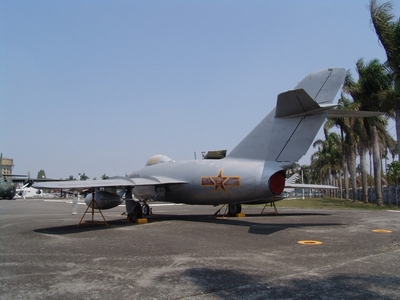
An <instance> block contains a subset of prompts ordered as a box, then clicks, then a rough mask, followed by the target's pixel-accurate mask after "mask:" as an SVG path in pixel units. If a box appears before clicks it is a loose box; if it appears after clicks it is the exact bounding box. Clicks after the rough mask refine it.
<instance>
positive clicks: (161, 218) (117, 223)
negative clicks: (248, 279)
mask: <svg viewBox="0 0 400 300" xmlns="http://www.w3.org/2000/svg"><path fill="white" fill-rule="evenodd" d="M324 215H329V214H324V213H309V212H304V213H283V214H279V215H277V216H275V215H273V217H274V219H275V217H276V218H280V217H285V216H324ZM266 217H268V218H269V217H272V216H268V215H260V214H247V215H246V217H245V218H236V217H218V216H214V215H198V214H197V215H190V214H188V215H174V214H154V215H150V216H148V223H150V224H151V223H153V222H154V223H156V222H166V221H177V222H180V221H185V222H200V223H215V224H224V225H229V226H245V227H248V228H249V233H252V234H264V235H268V234H272V233H274V232H277V231H280V230H284V229H287V228H290V227H295V228H296V227H306V226H340V225H343V224H340V223H320V222H318V223H316V222H314V223H313V222H310V223H293V224H291V223H286V222H285V223H264V222H257V220H256V219H258V220H259V218H262V219H263V220H265V218H266ZM275 222H276V221H275ZM107 223H108V226H107V225H105V224H104V223H103V222H96V221H95V222H94V223H92V222H90V221H85V222H82V223H81V225H80V226H79V227H78V226H77V224H71V225H65V226H54V227H47V228H39V229H35V230H34V232H37V233H42V234H54V235H65V234H77V233H80V232H91V231H99V230H109V229H113V228H120V227H125V226H136V225H137V224H135V223H129V222H127V221H126V219H116V220H107ZM139 226H143V225H139Z"/></svg>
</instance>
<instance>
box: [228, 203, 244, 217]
mask: <svg viewBox="0 0 400 300" xmlns="http://www.w3.org/2000/svg"><path fill="white" fill-rule="evenodd" d="M228 212H229V215H230V216H231V217H235V216H236V214H240V213H241V212H242V205H241V204H229V207H228Z"/></svg>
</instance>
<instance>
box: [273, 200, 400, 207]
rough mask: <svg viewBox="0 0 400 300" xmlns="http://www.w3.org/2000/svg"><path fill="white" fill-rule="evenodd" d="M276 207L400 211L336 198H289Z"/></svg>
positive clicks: (279, 202) (277, 203)
mask: <svg viewBox="0 0 400 300" xmlns="http://www.w3.org/2000/svg"><path fill="white" fill-rule="evenodd" d="M275 204H276V207H278V208H279V207H289V208H324V209H369V210H388V209H390V210H400V207H399V206H394V205H383V206H377V205H376V204H371V203H363V202H361V201H355V202H354V201H353V200H345V199H337V198H305V199H302V198H291V199H285V200H281V201H278V202H275Z"/></svg>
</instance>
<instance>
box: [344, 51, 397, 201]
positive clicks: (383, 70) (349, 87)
mask: <svg viewBox="0 0 400 300" xmlns="http://www.w3.org/2000/svg"><path fill="white" fill-rule="evenodd" d="M356 71H357V73H358V77H359V78H358V81H357V82H354V81H350V80H349V82H346V83H345V85H344V89H345V91H346V92H348V93H349V94H350V95H351V96H352V98H353V100H354V101H356V102H359V103H360V109H361V110H367V111H381V110H382V108H383V109H385V108H386V109H388V105H387V104H386V103H387V100H388V99H390V95H391V94H392V83H393V77H392V73H391V72H390V71H389V69H388V68H387V67H386V66H385V65H383V64H381V63H380V62H379V60H378V59H373V60H371V61H369V62H368V63H364V60H363V59H362V58H360V59H359V60H358V61H357V63H356ZM388 111H390V109H388ZM376 123H377V117H371V118H365V119H364V124H365V125H364V127H366V128H369V132H370V137H369V138H370V140H371V148H372V154H373V165H374V178H375V190H376V199H377V204H378V205H382V204H383V201H382V183H381V172H382V166H381V159H380V157H381V154H380V153H381V152H380V141H379V137H378V130H377V126H376ZM367 140H368V139H367V138H365V137H364V138H363V141H364V142H365V141H367Z"/></svg>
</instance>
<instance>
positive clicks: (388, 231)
mask: <svg viewBox="0 0 400 300" xmlns="http://www.w3.org/2000/svg"><path fill="white" fill-rule="evenodd" d="M372 231H373V232H378V233H391V232H392V231H391V230H387V229H373V230H372Z"/></svg>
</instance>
